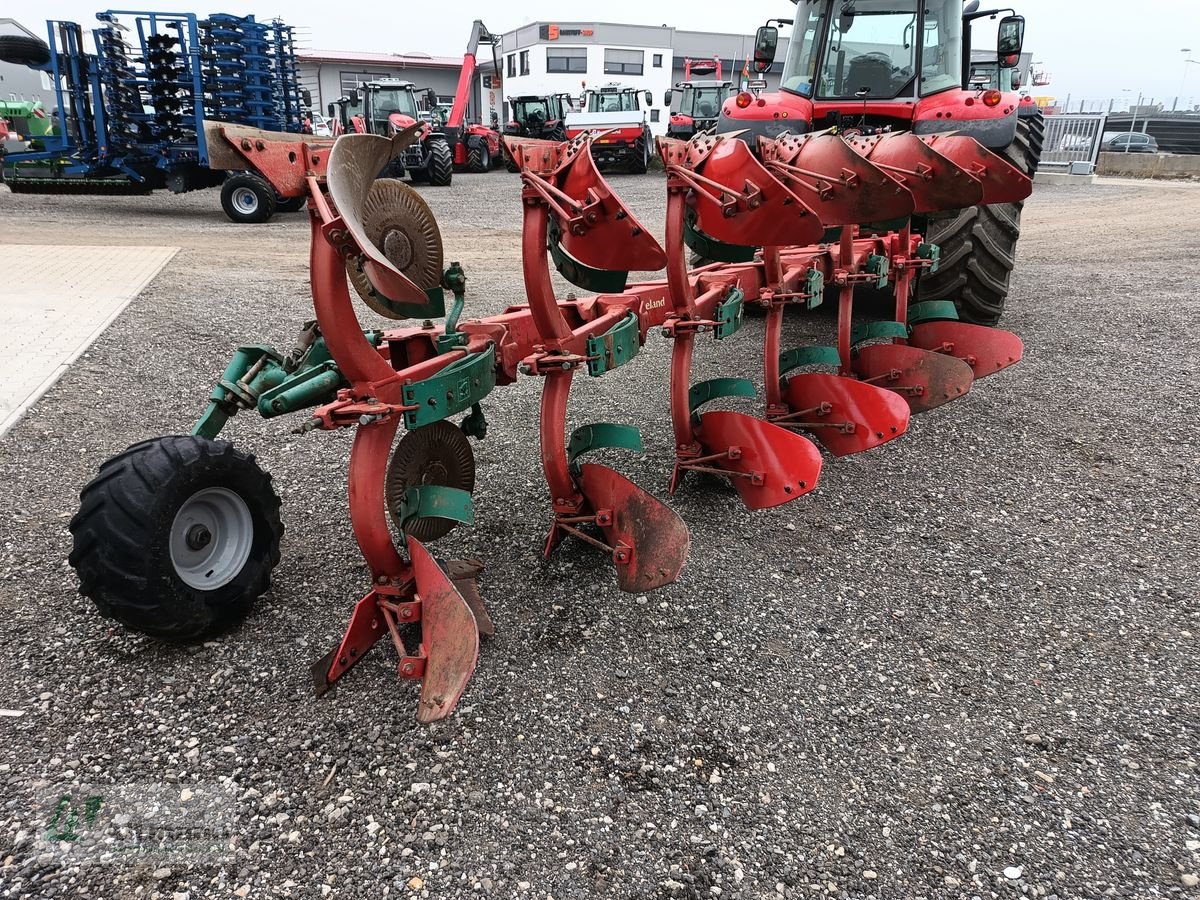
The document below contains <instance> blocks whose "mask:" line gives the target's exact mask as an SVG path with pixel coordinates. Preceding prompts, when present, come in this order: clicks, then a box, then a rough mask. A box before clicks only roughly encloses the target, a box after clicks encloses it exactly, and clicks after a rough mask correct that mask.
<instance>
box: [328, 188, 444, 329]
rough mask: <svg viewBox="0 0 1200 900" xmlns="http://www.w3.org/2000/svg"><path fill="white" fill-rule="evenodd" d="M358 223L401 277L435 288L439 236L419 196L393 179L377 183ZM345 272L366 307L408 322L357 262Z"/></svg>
mask: <svg viewBox="0 0 1200 900" xmlns="http://www.w3.org/2000/svg"><path fill="white" fill-rule="evenodd" d="M362 223H363V228H364V229H365V231H366V233H367V237H369V238H370V240H371V242H372V243H373V244H374V245H375V246H376V247H377V248H378V249H379V250H380V251H381V252H382V253H383V255H384V256H386V257H387V258H388V260H389V261H390V262H391V263H392V265H394V266H395V267H396V268H397V269H398V270H399V271H400V272H401V273H402V274H403V275H404V276H405V277H406V278H408V279H409V280H410V281H412V282H413V283H414V284H416V285H417V286H418V287H419V288H421V289H422V290H429V289H430V288H434V287H437V286H438V284H439V283H440V282H441V280H442V234H441V232H440V231H439V230H438V225H437V220H436V219H435V218H434V217H433V212H432V211H431V210H430V209H429V206H428V204H426V203H425V201H424V199H422V197H421V195H420V194H418V193H417V192H416V191H414V190H413V189H412V188H410V187H409V186H408V185H406V184H404V183H403V182H402V181H399V180H397V179H395V178H380V179H377V180H376V181H375V182H374V183H373V184H372V185H371V190H370V192H369V193H368V194H367V199H366V202H365V203H364V204H363V208H362ZM346 272H347V274H348V275H349V276H350V283H351V284H352V285H353V286H354V290H355V291H357V292H358V295H359V296H360V297H362V299H363V302H364V303H366V304H367V306H369V307H371V309H373V310H375V312H377V313H379V314H380V315H381V316H386V317H387V318H389V319H404V318H407V316H406V315H405V314H404V313H402V312H401V311H400V310H399V309H397V307H396V306H395V305H394V304H393V302H392V301H391V300H390V299H389V298H387V297H385V296H384V295H383V294H381V293H380V292H379V291H378V290H377V289H376V288H375V286H374V285H372V284H371V281H370V279H368V278H367V275H366V273H365V272H363V270H362V268H361V267H360V266H359V261H358V260H357V259H354V258H351V259H348V260H347V261H346Z"/></svg>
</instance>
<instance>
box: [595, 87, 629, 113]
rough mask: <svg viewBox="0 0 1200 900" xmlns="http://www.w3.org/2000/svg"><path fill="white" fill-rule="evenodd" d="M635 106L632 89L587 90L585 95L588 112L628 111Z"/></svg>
mask: <svg viewBox="0 0 1200 900" xmlns="http://www.w3.org/2000/svg"><path fill="white" fill-rule="evenodd" d="M637 108H638V106H637V97H636V95H635V94H634V92H633V91H605V92H603V93H592V92H589V93H588V95H587V111H588V112H606V113H607V112H629V111H631V110H636V109H637Z"/></svg>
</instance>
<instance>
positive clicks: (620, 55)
mask: <svg viewBox="0 0 1200 900" xmlns="http://www.w3.org/2000/svg"><path fill="white" fill-rule="evenodd" d="M645 57H646V54H645V53H643V52H642V51H641V50H611V49H609V48H605V50H604V74H605V75H641V74H642V63H643V60H644V59H645Z"/></svg>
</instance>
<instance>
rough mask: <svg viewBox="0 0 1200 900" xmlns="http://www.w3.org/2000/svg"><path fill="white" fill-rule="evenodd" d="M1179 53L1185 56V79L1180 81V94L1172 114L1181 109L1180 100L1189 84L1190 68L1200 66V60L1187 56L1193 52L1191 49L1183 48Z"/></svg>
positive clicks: (1172, 108)
mask: <svg viewBox="0 0 1200 900" xmlns="http://www.w3.org/2000/svg"><path fill="white" fill-rule="evenodd" d="M1179 52H1180V53H1183V54H1185V58H1184V60H1183V77H1182V78H1180V79H1179V94H1178V95H1177V96H1176V97H1175V105H1174V106H1172V107H1171V112H1175V110H1176V109H1177V108H1178V107H1179V98H1180V97H1182V96H1183V88H1184V85H1186V84H1187V77H1188V66H1200V59H1192V58H1191V57H1190V56H1186V54H1188V53H1191V52H1192V48H1191V47H1181V48H1180V50H1179Z"/></svg>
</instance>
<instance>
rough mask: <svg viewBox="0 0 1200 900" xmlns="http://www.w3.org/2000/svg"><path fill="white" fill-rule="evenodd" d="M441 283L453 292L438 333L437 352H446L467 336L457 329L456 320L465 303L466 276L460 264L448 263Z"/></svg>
mask: <svg viewBox="0 0 1200 900" xmlns="http://www.w3.org/2000/svg"><path fill="white" fill-rule="evenodd" d="M442 284H445V285H447V286H448V287H449V288H450V290H451V291H452V292H453V293H454V303H453V304H452V305H451V306H450V312H448V313H446V329H445V332H444V333H443V334H439V335H438V339H437V348H438V353H446V352H447V351H449V350H453V349H455V348H457V347H461V346H462V345H463V344H465V343H466V342H467V336H466V335H465V334H463V333H462V332H461V331H459V330H458V320H459V319H460V318H461V317H462V312H463V307H464V306H465V305H466V303H467V295H466V290H467V276H466V273H465V272H463V268H462V266H461V265H459V264H458V263H456V262H454V263H450V268H448V269H447V270H446V271H445V272H444V273H443V274H442Z"/></svg>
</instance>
